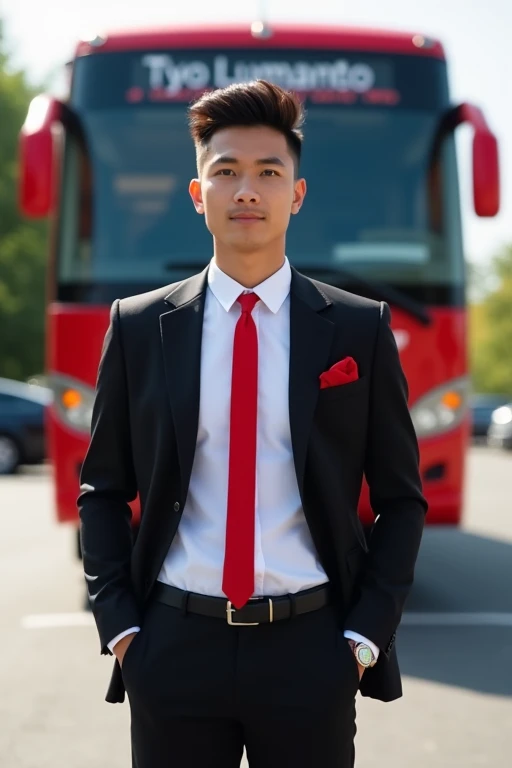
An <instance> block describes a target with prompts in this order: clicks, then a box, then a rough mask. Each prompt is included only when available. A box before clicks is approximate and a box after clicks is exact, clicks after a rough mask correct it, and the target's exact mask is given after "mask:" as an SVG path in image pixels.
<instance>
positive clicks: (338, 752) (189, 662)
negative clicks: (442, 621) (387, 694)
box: [122, 602, 359, 768]
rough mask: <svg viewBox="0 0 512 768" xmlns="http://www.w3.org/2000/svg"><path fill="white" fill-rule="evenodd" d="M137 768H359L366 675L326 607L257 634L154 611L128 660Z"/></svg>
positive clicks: (156, 607) (160, 607)
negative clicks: (244, 766) (359, 699)
mask: <svg viewBox="0 0 512 768" xmlns="http://www.w3.org/2000/svg"><path fill="white" fill-rule="evenodd" d="M122 671H123V678H124V682H125V685H126V691H127V694H128V699H129V702H130V709H131V741H132V766H133V768H238V767H239V766H240V761H241V759H242V753H243V748H244V746H245V748H246V751H247V758H248V762H249V765H250V768H288V767H289V768H352V767H353V765H354V759H355V758H354V736H355V733H356V725H355V696H356V693H357V689H358V687H359V672H358V667H357V664H356V661H355V658H354V656H353V655H352V652H351V650H350V646H349V644H348V642H347V640H346V639H345V638H344V637H343V633H342V631H341V629H340V628H339V626H338V622H337V619H336V615H335V611H334V609H333V608H332V607H331V606H327V607H325V608H322V609H320V610H318V611H313V612H311V613H308V614H304V615H301V616H295V617H294V618H291V619H288V620H283V621H277V622H275V623H272V624H260V625H258V626H241V627H235V626H229V625H228V624H227V622H225V621H223V620H221V619H215V618H209V617H204V616H199V615H197V614H192V613H188V614H183V613H182V612H181V611H180V610H178V609H176V608H171V607H169V606H167V605H164V604H162V603H158V602H153V603H151V605H150V607H149V609H148V612H147V614H146V617H145V619H144V622H143V626H142V629H141V631H140V633H139V634H138V635H137V637H135V638H134V640H133V641H132V643H131V644H130V646H129V648H128V651H127V652H126V654H125V657H124V660H123V670H122Z"/></svg>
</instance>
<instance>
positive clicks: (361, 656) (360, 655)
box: [357, 645, 373, 667]
mask: <svg viewBox="0 0 512 768" xmlns="http://www.w3.org/2000/svg"><path fill="white" fill-rule="evenodd" d="M357 659H358V661H359V663H360V664H362V665H363V667H368V666H369V665H370V664H371V663H372V661H373V654H372V651H371V648H368V646H367V645H362V646H360V647H359V648H358V649H357Z"/></svg>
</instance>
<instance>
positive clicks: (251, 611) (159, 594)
mask: <svg viewBox="0 0 512 768" xmlns="http://www.w3.org/2000/svg"><path fill="white" fill-rule="evenodd" d="M151 597H152V599H154V600H158V602H160V603H165V604H166V605H170V606H171V607H172V608H179V609H181V610H182V611H183V612H184V613H186V612H190V613H199V614H201V615H202V616H210V617H212V618H215V619H224V620H225V621H227V623H228V624H231V625H233V626H240V625H242V626H244V625H245V626H251V625H256V624H268V623H269V622H272V621H280V620H281V619H289V618H292V617H293V616H296V615H297V616H298V615H300V614H302V613H309V612H310V611H317V610H318V609H319V608H323V607H324V606H326V605H328V603H330V602H331V600H330V590H329V587H328V586H327V585H324V584H322V585H321V586H320V587H313V588H312V589H306V590H304V591H302V592H296V593H295V594H289V595H279V596H278V597H258V598H251V599H250V601H249V602H248V603H246V604H245V605H244V606H243V608H240V610H237V609H236V608H235V606H234V605H232V603H231V602H230V601H229V600H226V599H225V598H223V597H210V596H209V595H200V594H197V593H196V592H185V591H184V590H182V589H178V588H177V587H170V586H169V585H167V584H163V583H162V582H161V581H157V582H156V584H155V586H154V588H153V591H152V593H151Z"/></svg>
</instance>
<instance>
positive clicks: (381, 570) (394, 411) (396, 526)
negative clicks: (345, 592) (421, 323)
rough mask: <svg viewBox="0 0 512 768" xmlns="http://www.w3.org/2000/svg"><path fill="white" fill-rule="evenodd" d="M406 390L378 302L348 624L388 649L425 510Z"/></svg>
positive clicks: (411, 574)
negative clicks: (364, 506)
mask: <svg viewBox="0 0 512 768" xmlns="http://www.w3.org/2000/svg"><path fill="white" fill-rule="evenodd" d="M408 395H409V392H408V386H407V381H406V378H405V375H404V372H403V370H402V366H401V363H400V358H399V355H398V348H397V345H396V342H395V337H394V335H393V332H392V330H391V326H390V310H389V306H388V305H387V304H386V303H385V302H381V305H380V319H379V328H378V333H377V339H376V342H375V351H374V359H373V366H372V371H371V388H370V412H369V421H368V434H367V445H366V457H365V469H364V471H365V477H366V480H367V482H368V486H369V490H370V502H371V506H372V510H373V513H374V515H375V516H376V521H375V525H374V527H373V530H372V534H371V537H370V544H369V552H368V554H367V557H366V567H365V569H364V570H363V573H362V577H361V582H360V584H359V587H360V590H359V598H358V600H357V601H356V603H355V605H354V606H353V608H352V610H351V611H350V612H349V615H348V616H347V618H346V621H345V628H346V629H350V630H353V631H354V632H358V633H359V634H361V635H364V636H366V637H369V638H370V639H371V640H372V641H373V642H374V643H375V644H376V645H377V646H378V647H379V648H380V649H381V650H382V651H383V652H384V654H385V655H386V656H388V655H389V652H390V651H391V649H392V647H393V645H394V641H395V634H396V629H397V627H398V625H399V623H400V620H401V617H402V612H403V608H404V604H405V600H406V598H407V595H408V593H409V590H410V588H411V586H412V583H413V578H414V568H415V563H416V559H417V556H418V551H419V547H420V542H421V537H422V533H423V527H424V522H425V513H426V511H427V502H426V500H425V498H424V496H423V493H422V484H421V476H420V471H419V449H418V442H417V438H416V432H415V429H414V426H413V423H412V420H411V416H410V413H409V408H408Z"/></svg>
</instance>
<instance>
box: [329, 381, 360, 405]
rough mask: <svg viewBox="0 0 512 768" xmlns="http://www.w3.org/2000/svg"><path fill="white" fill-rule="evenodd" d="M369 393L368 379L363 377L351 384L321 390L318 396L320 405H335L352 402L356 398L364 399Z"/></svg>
mask: <svg viewBox="0 0 512 768" xmlns="http://www.w3.org/2000/svg"><path fill="white" fill-rule="evenodd" d="M367 391H368V377H367V376H361V378H360V379H357V380H356V381H351V382H350V383H349V384H339V385H338V386H336V387H326V388H325V389H321V390H320V392H319V394H318V404H319V405H321V404H322V403H326V404H329V403H335V402H343V401H344V400H352V399H353V398H355V397H363V395H364V394H365V393H366V392H367Z"/></svg>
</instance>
